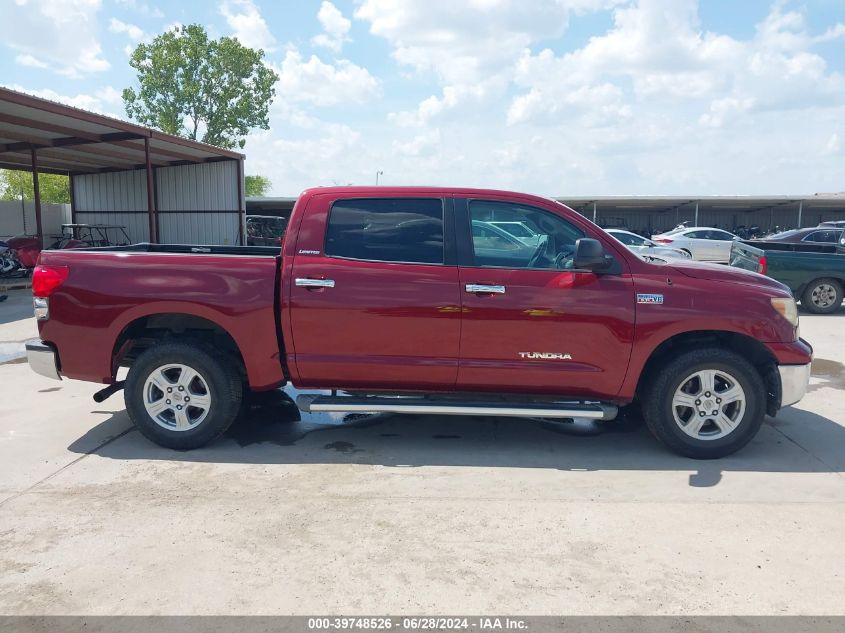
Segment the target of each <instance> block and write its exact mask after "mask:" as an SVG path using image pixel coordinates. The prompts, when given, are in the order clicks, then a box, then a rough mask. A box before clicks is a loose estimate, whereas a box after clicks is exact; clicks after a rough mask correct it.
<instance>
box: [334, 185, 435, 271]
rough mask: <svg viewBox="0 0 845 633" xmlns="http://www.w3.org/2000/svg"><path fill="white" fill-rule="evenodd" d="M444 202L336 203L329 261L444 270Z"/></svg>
mask: <svg viewBox="0 0 845 633" xmlns="http://www.w3.org/2000/svg"><path fill="white" fill-rule="evenodd" d="M443 213H444V212H443V201H442V200H441V199H439V198H372V199H343V200H338V201H336V202H335V203H334V204H333V205H332V207H331V210H330V211H329V218H328V224H327V227H326V243H325V253H326V255H327V256H329V257H340V258H344V259H358V260H365V261H379V262H395V263H408V264H443V263H444V261H445V249H444V243H445V242H444V230H443V229H444V222H443Z"/></svg>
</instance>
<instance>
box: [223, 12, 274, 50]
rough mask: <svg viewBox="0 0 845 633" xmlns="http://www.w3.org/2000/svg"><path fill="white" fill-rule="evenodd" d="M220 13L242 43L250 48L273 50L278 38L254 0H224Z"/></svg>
mask: <svg viewBox="0 0 845 633" xmlns="http://www.w3.org/2000/svg"><path fill="white" fill-rule="evenodd" d="M220 14H221V15H222V16H223V17H224V18H226V23H227V24H228V25H229V28H231V29H232V32H233V35H234V36H235V37H236V38H238V41H240V43H241V44H243V45H244V46H249V47H250V48H261V49H263V50H265V51H267V52H270V51H273V50H274V49H275V45H276V38H274V37H273V35H272V33H270V29H269V28H268V27H267V22H266V21H265V20H264V18H263V17H262V16H261V13H260V12H259V11H258V7H256V6H255V3H254V2H253V1H252V0H223V3H222V4H221V5H220Z"/></svg>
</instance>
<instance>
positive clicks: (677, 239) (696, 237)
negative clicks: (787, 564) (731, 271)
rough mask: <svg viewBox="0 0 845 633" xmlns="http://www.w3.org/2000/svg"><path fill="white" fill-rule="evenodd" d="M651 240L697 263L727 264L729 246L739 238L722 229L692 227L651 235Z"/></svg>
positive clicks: (729, 252) (729, 253)
mask: <svg viewBox="0 0 845 633" xmlns="http://www.w3.org/2000/svg"><path fill="white" fill-rule="evenodd" d="M651 239H652V241H653V242H655V243H656V244H658V245H660V246H668V247H670V248H679V249H681V250H684V251H686V252H688V253H689V254H690V255H692V258H693V259H695V260H698V261H702V262H719V263H722V264H727V263H728V262H729V261H730V259H731V244H733V242H734V241H735V240H738V239H739V237H737V236H736V235H734V234H733V233H728V232H727V231H723V230H722V229H713V228H709V227H706V226H692V227H686V228H679V229H674V230H672V231H667V232H666V233H661V234H660V235H653V236H652V238H651Z"/></svg>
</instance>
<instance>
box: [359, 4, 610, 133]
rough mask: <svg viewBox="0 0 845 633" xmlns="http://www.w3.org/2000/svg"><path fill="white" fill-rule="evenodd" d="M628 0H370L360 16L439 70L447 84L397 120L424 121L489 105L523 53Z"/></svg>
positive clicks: (410, 62) (418, 63)
mask: <svg viewBox="0 0 845 633" xmlns="http://www.w3.org/2000/svg"><path fill="white" fill-rule="evenodd" d="M621 1H622V0H532V2H525V1H524V0H472V1H471V2H469V3H461V2H454V0H429V1H427V2H420V1H417V0H364V2H363V3H362V4H361V5H360V6H359V7H358V9H357V10H356V12H355V17H356V18H358V19H360V20H364V21H367V22H369V23H370V33H372V34H373V35H376V36H379V37H383V38H385V39H386V40H387V41H388V42H389V43H390V44H391V45H392V46H393V56H394V58H395V59H396V60H397V61H398V62H399V63H400V64H402V65H405V66H408V67H410V68H412V69H414V70H415V71H416V72H417V73H429V72H430V73H434V75H435V76H436V77H437V79H438V81H439V83H440V84H441V85H442V87H443V93H442V94H441V95H440V96H437V95H433V96H432V97H430V98H428V99H426V100H425V101H424V102H422V103H421V104H420V105H419V106H418V107H417V109H416V110H415V111H407V112H400V113H397V114H396V115H395V116H394V119H395V120H397V121H399V122H403V123H405V124H417V125H422V124H425V123H426V122H428V121H429V120H430V119H431V118H432V117H434V116H437V115H440V114H442V113H444V112H448V111H450V110H452V109H454V108H456V107H459V106H460V105H461V104H462V103H465V102H467V101H470V102H473V103H476V104H477V103H483V101H484V100H486V99H488V98H490V97H491V96H496V95H498V94H500V93H501V92H502V91H503V90H504V89H505V88H506V86H507V82H508V79H509V77H510V75H511V73H512V68H513V65H514V63H515V62H516V60H517V59H518V57H519V55H520V53H521V52H522V51H523V50H524V49H525V48H526V47H528V46H530V45H531V44H533V43H534V42H537V41H541V40H544V39H547V38H552V37H559V36H560V35H561V34H562V33H563V32H564V31H565V29H566V27H567V25H568V22H569V17H570V16H571V15H572V14H573V13H582V12H588V11H596V10H599V9H602V8H607V7H610V6H614V5H616V4H618V3H619V2H621Z"/></svg>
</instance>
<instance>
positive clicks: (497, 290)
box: [466, 284, 505, 295]
mask: <svg viewBox="0 0 845 633" xmlns="http://www.w3.org/2000/svg"><path fill="white" fill-rule="evenodd" d="M466 291H467V292H474V293H479V294H488V295H503V294H505V287H504V286H488V285H486V284H467V285H466Z"/></svg>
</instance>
